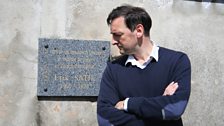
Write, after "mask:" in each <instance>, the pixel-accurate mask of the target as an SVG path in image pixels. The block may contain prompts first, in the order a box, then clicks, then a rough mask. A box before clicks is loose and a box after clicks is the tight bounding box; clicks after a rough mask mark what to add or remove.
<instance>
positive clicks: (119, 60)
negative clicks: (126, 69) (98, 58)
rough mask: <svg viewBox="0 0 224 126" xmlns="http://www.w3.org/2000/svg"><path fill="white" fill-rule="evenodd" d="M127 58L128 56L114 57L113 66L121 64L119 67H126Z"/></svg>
mask: <svg viewBox="0 0 224 126" xmlns="http://www.w3.org/2000/svg"><path fill="white" fill-rule="evenodd" d="M127 58H128V55H119V56H114V57H113V58H112V59H111V63H112V64H119V65H122V66H124V65H125V62H126V61H127Z"/></svg>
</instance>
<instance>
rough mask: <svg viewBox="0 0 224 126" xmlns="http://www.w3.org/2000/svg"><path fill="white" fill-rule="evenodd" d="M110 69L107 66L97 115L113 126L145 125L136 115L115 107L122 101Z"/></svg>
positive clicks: (99, 96) (101, 86) (102, 81)
mask: <svg viewBox="0 0 224 126" xmlns="http://www.w3.org/2000/svg"><path fill="white" fill-rule="evenodd" d="M110 69H111V68H110V66H109V65H107V68H106V69H105V71H104V73H103V77H102V80H101V85H100V92H99V95H98V101H97V115H98V116H99V117H100V119H102V118H103V119H104V121H103V122H106V121H105V120H107V122H108V121H109V123H111V124H113V125H121V126H126V125H127V126H137V125H138V126H141V124H142V125H143V121H142V120H141V119H138V117H137V116H136V115H135V114H131V113H127V112H125V111H122V110H118V109H116V108H115V107H114V106H115V104H116V103H117V102H118V101H119V100H120V99H119V96H118V92H117V89H116V86H115V80H113V78H114V77H113V75H112V73H111V70H110ZM98 119H99V118H98Z"/></svg>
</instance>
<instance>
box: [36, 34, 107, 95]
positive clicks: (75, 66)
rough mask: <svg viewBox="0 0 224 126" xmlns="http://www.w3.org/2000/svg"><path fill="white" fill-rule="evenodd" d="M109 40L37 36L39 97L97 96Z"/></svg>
mask: <svg viewBox="0 0 224 126" xmlns="http://www.w3.org/2000/svg"><path fill="white" fill-rule="evenodd" d="M109 46H110V43H109V42H108V41H91V40H67V39H44V38H43V39H39V51H38V96H97V95H98V91H99V85H100V80H101V77H102V73H103V70H104V69H105V67H106V62H107V60H108V58H109V55H110V50H109V48H110V47H109Z"/></svg>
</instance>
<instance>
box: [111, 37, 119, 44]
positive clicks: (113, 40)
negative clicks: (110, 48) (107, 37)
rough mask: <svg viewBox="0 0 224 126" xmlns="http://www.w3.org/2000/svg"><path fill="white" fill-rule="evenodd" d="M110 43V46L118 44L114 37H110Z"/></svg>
mask: <svg viewBox="0 0 224 126" xmlns="http://www.w3.org/2000/svg"><path fill="white" fill-rule="evenodd" d="M111 43H112V45H117V44H118V40H116V39H115V38H114V37H112V41H111Z"/></svg>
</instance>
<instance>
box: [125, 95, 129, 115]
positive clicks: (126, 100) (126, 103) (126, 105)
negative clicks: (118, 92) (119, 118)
mask: <svg viewBox="0 0 224 126" xmlns="http://www.w3.org/2000/svg"><path fill="white" fill-rule="evenodd" d="M128 100H129V98H126V99H125V100H124V111H126V112H127V111H128Z"/></svg>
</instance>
